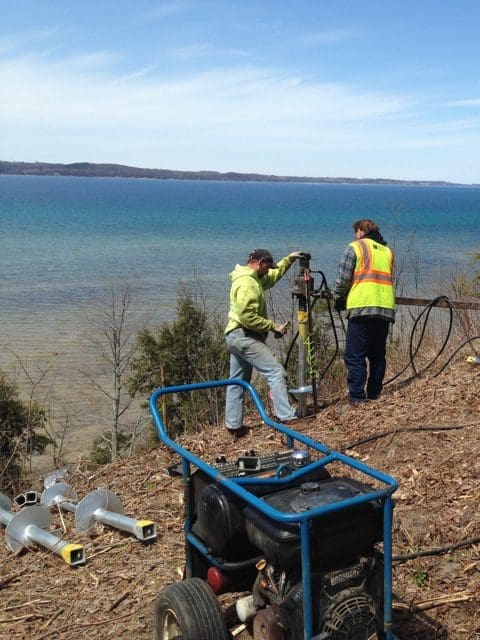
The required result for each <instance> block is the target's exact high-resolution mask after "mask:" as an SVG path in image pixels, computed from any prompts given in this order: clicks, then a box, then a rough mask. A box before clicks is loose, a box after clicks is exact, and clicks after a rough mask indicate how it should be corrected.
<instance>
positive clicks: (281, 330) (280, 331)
mask: <svg viewBox="0 0 480 640" xmlns="http://www.w3.org/2000/svg"><path fill="white" fill-rule="evenodd" d="M289 326H290V322H283V323H282V324H276V325H275V326H274V327H273V333H274V334H275V338H281V337H282V336H284V335H285V334H286V333H287V331H288V327H289Z"/></svg>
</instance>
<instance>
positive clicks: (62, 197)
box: [0, 176, 480, 318]
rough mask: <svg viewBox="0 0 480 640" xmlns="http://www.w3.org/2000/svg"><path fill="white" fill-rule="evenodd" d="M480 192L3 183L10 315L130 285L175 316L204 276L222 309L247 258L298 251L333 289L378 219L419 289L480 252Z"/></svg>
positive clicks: (6, 179)
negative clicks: (361, 226) (368, 225)
mask: <svg viewBox="0 0 480 640" xmlns="http://www.w3.org/2000/svg"><path fill="white" fill-rule="evenodd" d="M479 196H480V190H479V189H475V188H462V187H419V186H418V187H417V186H416V187H401V186H390V185H374V186H367V185H359V186H355V185H314V184H272V183H240V182H227V183H224V182H194V181H185V182H184V181H149V180H125V179H102V178H64V177H25V176H18V177H17V176H2V177H0V237H1V239H2V250H1V254H0V273H1V274H2V281H1V285H0V292H1V296H2V301H3V305H2V308H3V314H5V313H6V312H7V311H8V312H9V313H18V314H20V315H22V314H26V313H35V312H39V313H40V312H45V313H52V314H55V313H58V312H60V311H61V309H62V308H63V307H68V308H70V309H73V308H75V307H79V306H81V305H83V304H86V303H89V301H91V300H92V299H93V298H95V297H97V296H100V297H101V296H102V295H103V292H104V290H105V287H106V286H109V285H110V284H111V283H112V282H118V281H128V282H129V284H130V285H131V287H132V288H133V289H134V290H135V292H136V298H137V300H138V302H139V304H140V305H141V306H142V305H145V306H146V307H148V306H154V307H158V308H159V309H161V312H160V315H161V316H163V317H165V318H167V317H168V316H169V314H171V309H172V300H173V298H174V297H175V291H176V288H177V284H178V281H179V280H187V281H188V280H191V279H192V277H193V276H194V274H195V278H196V280H197V281H198V282H200V283H202V285H203V286H205V289H206V291H207V293H208V295H210V296H212V297H213V298H216V299H218V300H219V301H220V300H221V299H222V298H224V297H225V295H226V291H228V280H227V277H226V275H227V273H228V272H229V271H230V270H231V268H232V267H233V266H234V264H235V263H236V262H244V260H245V257H246V255H247V253H248V251H249V250H250V249H252V248H254V247H258V246H265V247H267V248H269V249H270V250H271V251H272V252H273V253H274V255H276V256H280V255H284V254H285V253H288V252H289V251H292V250H296V249H299V248H302V249H305V250H308V251H309V252H310V253H311V254H312V267H313V268H317V269H321V270H322V271H324V272H325V273H326V274H327V277H328V278H329V280H330V281H331V280H332V279H333V277H334V274H335V269H336V265H337V263H338V259H339V257H340V255H341V253H342V250H343V248H344V246H345V244H346V243H347V242H349V241H350V240H351V231H350V227H351V223H352V221H353V220H355V219H357V218H359V217H371V218H373V219H374V220H376V221H377V223H378V224H379V225H380V227H381V229H382V232H383V233H384V236H385V238H386V239H387V240H388V241H389V244H390V245H392V246H394V248H395V250H396V255H397V264H399V265H400V264H403V263H404V262H405V263H406V265H407V266H406V267H405V269H404V272H405V283H406V286H408V285H412V286H413V284H414V282H413V281H414V278H413V272H412V269H413V267H412V266H411V261H410V256H411V255H412V254H414V255H416V256H417V260H416V263H417V264H418V268H419V270H420V286H421V288H422V289H424V290H428V288H429V286H430V282H431V281H432V280H433V281H435V280H438V274H439V273H442V274H445V273H448V272H451V271H452V270H456V269H458V268H464V267H465V265H466V254H467V252H468V251H469V250H472V249H473V248H475V247H478V246H479V245H480V227H479V224H478V221H479V219H480V198H479Z"/></svg>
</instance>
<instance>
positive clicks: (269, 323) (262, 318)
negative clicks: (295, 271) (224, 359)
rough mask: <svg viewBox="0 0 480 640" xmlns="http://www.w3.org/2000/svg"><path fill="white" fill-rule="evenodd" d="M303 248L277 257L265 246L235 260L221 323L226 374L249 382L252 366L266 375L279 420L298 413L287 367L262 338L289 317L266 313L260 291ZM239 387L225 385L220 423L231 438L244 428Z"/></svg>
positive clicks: (278, 330) (282, 329) (282, 328)
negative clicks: (272, 316)
mask: <svg viewBox="0 0 480 640" xmlns="http://www.w3.org/2000/svg"><path fill="white" fill-rule="evenodd" d="M302 255H304V254H303V253H302V252H297V253H291V254H290V255H288V256H285V257H284V258H282V259H281V260H279V261H278V263H276V262H275V261H274V260H273V257H272V254H271V253H270V252H269V251H267V250H266V249H255V250H254V251H251V252H250V254H249V256H248V259H247V264H246V265H240V264H237V266H236V267H235V269H234V270H233V271H232V272H231V273H230V279H231V281H232V286H231V288H230V311H229V313H228V324H227V327H226V329H225V338H226V343H227V349H228V351H229V353H230V378H241V379H242V380H246V381H247V382H250V378H251V376H252V372H253V369H256V370H257V371H258V372H259V373H260V374H261V375H262V376H263V377H264V378H265V379H266V381H267V383H268V386H269V388H270V391H271V396H272V401H273V409H274V411H275V415H276V417H277V418H278V419H279V420H280V421H282V422H287V421H288V422H289V421H290V420H295V419H296V418H297V415H296V412H295V409H294V408H293V407H292V406H291V404H290V401H289V398H288V390H287V384H286V380H285V378H286V373H285V369H284V368H283V367H282V365H281V364H280V363H279V362H277V359H276V358H275V356H274V355H273V353H272V352H271V350H270V348H269V347H268V346H267V345H266V344H265V343H266V340H267V336H268V333H269V332H270V331H272V332H273V333H274V334H275V336H276V337H280V336H282V335H284V334H285V333H287V328H288V324H289V323H288V322H284V323H276V322H274V321H273V320H270V319H269V318H268V313H267V301H266V297H265V292H266V290H267V289H270V288H271V287H273V286H274V285H275V284H276V282H278V280H280V278H282V276H284V275H285V273H286V272H287V271H288V269H289V268H290V267H291V266H292V264H293V263H294V261H295V258H297V257H300V256H302ZM243 411H244V392H243V387H241V386H240V385H229V386H228V387H227V396H226V406H225V426H226V427H227V430H228V431H229V432H230V433H231V434H232V435H233V436H234V438H235V439H237V438H241V437H243V436H244V435H246V434H247V433H248V428H247V427H246V426H245V425H244V424H243Z"/></svg>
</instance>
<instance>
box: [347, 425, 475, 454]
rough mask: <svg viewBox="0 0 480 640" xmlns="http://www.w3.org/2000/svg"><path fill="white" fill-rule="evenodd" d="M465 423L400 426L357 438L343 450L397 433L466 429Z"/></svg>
mask: <svg viewBox="0 0 480 640" xmlns="http://www.w3.org/2000/svg"><path fill="white" fill-rule="evenodd" d="M464 428H465V426H464V425H452V426H448V425H447V426H437V427H435V426H433V427H422V426H419V427H399V428H398V429H391V430H390V431H383V432H382V433H375V434H373V435H371V436H368V438H362V440H357V441H356V442H353V443H352V444H349V445H347V446H346V447H343V449H341V451H347V450H348V449H353V448H354V447H358V446H360V445H361V444H367V442H373V441H374V440H379V439H380V438H386V437H387V436H392V435H393V436H394V435H396V434H397V433H412V432H415V431H455V430H458V429H464Z"/></svg>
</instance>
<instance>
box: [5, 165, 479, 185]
mask: <svg viewBox="0 0 480 640" xmlns="http://www.w3.org/2000/svg"><path fill="white" fill-rule="evenodd" d="M0 175H19V176H77V177H89V178H139V179H150V180H214V181H224V182H227V181H228V182H232V181H233V182H281V183H285V182H292V183H309V184H310V183H311V184H358V185H361V184H366V185H399V186H422V187H479V186H480V185H479V184H463V183H458V182H447V181H443V180H394V179H389V178H346V177H340V178H328V177H319V178H315V177H311V176H277V175H268V174H261V173H237V172H233V171H228V172H225V173H221V172H219V171H175V170H172V169H144V168H141V167H130V166H127V165H121V164H95V163H91V162H74V163H72V164H59V163H49V162H7V161H2V160H0Z"/></svg>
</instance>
